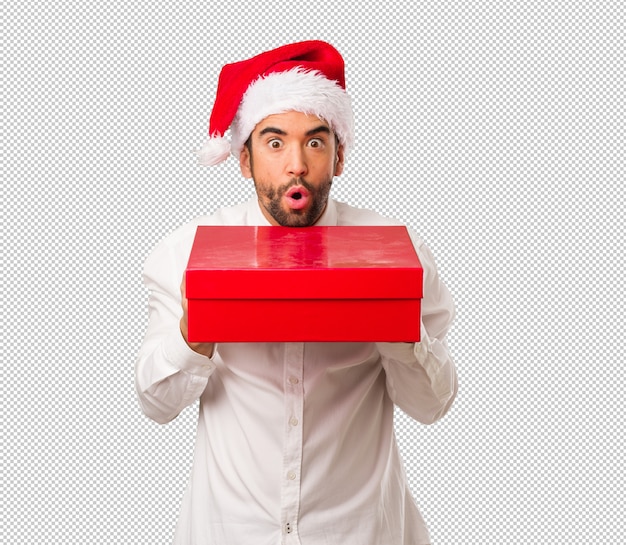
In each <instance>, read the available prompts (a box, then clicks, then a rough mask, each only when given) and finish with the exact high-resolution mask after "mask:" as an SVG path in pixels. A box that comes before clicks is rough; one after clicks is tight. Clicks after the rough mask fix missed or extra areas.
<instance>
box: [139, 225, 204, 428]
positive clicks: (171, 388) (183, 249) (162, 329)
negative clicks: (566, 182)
mask: <svg viewBox="0 0 626 545" xmlns="http://www.w3.org/2000/svg"><path fill="white" fill-rule="evenodd" d="M179 238H180V237H179ZM190 247H191V243H190V242H188V241H186V240H183V241H182V242H181V241H180V240H171V239H166V240H165V241H164V242H162V243H161V244H160V245H159V246H157V248H156V249H155V250H154V251H153V253H152V254H151V255H150V256H149V257H148V259H147V260H146V263H145V265H144V273H143V277H144V283H145V285H146V287H147V288H148V290H149V292H150V293H149V299H148V327H147V330H146V334H145V336H144V339H143V343H142V345H141V348H140V350H139V353H138V355H137V359H136V362H135V387H136V390H137V395H138V397H139V403H140V405H141V408H142V410H143V412H144V413H145V414H146V416H148V417H149V418H151V419H153V420H155V421H156V422H159V423H161V424H163V423H166V422H169V421H170V420H172V419H174V418H175V417H176V416H177V415H178V414H179V413H180V412H181V411H182V410H183V409H184V408H185V407H187V406H188V405H190V404H192V403H193V402H194V401H195V400H196V399H198V398H199V397H200V395H201V394H202V392H203V391H204V389H205V387H206V385H207V381H208V379H209V376H210V375H211V373H212V372H213V371H214V369H215V364H214V363H213V361H211V359H209V358H207V357H205V356H203V355H201V354H198V353H196V352H194V351H193V350H191V349H190V348H189V346H188V345H187V343H186V342H185V340H184V339H183V336H182V334H181V332H180V318H181V316H182V307H181V295H180V284H181V281H182V275H183V272H184V267H185V264H186V262H187V257H185V256H188V253H189V249H190Z"/></svg>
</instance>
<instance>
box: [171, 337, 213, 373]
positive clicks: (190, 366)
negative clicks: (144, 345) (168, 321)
mask: <svg viewBox="0 0 626 545" xmlns="http://www.w3.org/2000/svg"><path fill="white" fill-rule="evenodd" d="M163 354H164V355H165V358H166V360H167V361H168V362H169V364H170V365H172V366H174V367H176V368H177V369H180V370H181V371H184V372H186V373H189V374H191V375H197V376H200V377H209V376H210V375H211V373H212V372H213V371H214V370H215V367H216V365H215V363H214V361H213V358H214V357H215V350H214V351H213V356H211V358H207V357H206V356H203V355H202V354H198V353H197V352H194V351H193V350H192V349H191V348H189V345H188V344H187V343H186V342H185V339H183V336H182V335H181V334H180V332H179V331H176V332H175V333H173V334H172V335H170V336H169V337H168V338H167V339H166V341H165V343H164V345H163Z"/></svg>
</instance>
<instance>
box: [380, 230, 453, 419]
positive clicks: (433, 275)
mask: <svg viewBox="0 0 626 545" xmlns="http://www.w3.org/2000/svg"><path fill="white" fill-rule="evenodd" d="M413 242H414V245H415V249H416V251H417V253H418V256H419V258H420V261H421V263H422V267H423V269H424V278H423V293H424V297H423V299H422V312H421V316H420V317H417V316H416V317H415V319H416V320H417V319H419V320H420V328H421V340H420V342H418V343H378V350H379V352H380V354H381V359H382V364H383V366H384V368H385V371H386V374H387V389H388V391H389V394H390V396H391V398H392V399H393V401H394V403H396V405H398V406H399V407H400V408H402V410H404V411H405V412H406V413H407V414H409V415H410V416H411V417H413V418H415V419H416V420H418V421H420V422H423V423H432V422H435V421H436V420H438V419H439V418H441V417H442V416H443V415H444V414H445V413H446V412H447V411H448V409H449V408H450V406H451V405H452V402H453V401H454V398H455V396H456V392H457V374H456V368H455V365H454V362H453V360H452V356H451V354H450V351H449V350H448V345H447V341H446V336H447V333H448V330H449V329H450V326H451V325H452V322H453V320H454V314H455V310H454V302H453V300H452V297H451V295H450V292H449V291H448V289H447V288H446V286H445V285H444V283H443V282H442V281H441V279H440V278H439V274H438V272H437V268H436V265H435V261H434V258H433V256H432V253H431V252H430V250H429V249H428V248H427V247H426V245H425V244H424V243H423V242H422V241H421V240H419V239H418V238H417V237H415V238H414V241H413Z"/></svg>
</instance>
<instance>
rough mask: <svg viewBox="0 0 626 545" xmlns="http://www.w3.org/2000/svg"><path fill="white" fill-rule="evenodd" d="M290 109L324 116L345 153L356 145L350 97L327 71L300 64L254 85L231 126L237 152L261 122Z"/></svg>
mask: <svg viewBox="0 0 626 545" xmlns="http://www.w3.org/2000/svg"><path fill="white" fill-rule="evenodd" d="M288 111H297V112H302V113H305V114H312V115H316V116H317V117H319V118H320V119H323V120H324V121H326V122H327V123H328V124H329V125H330V128H331V129H332V130H333V131H334V132H335V134H336V135H337V137H338V138H339V142H340V143H341V144H343V146H344V150H345V153H346V154H347V152H348V151H349V149H350V148H352V144H353V142H354V117H353V113H352V103H351V100H350V96H349V95H348V94H347V93H346V91H345V90H344V89H343V88H342V87H341V86H340V85H339V84H338V83H337V82H335V81H331V80H329V79H327V78H326V77H325V76H324V75H323V74H321V73H319V72H317V71H311V70H305V69H303V68H301V67H297V68H293V69H291V70H288V71H286V72H275V73H271V74H269V75H267V76H262V77H260V78H258V79H257V80H256V81H254V82H253V83H251V84H250V86H249V87H248V89H247V90H246V92H245V94H244V96H243V99H242V101H241V104H240V105H239V109H238V110H237V114H236V115H235V119H234V120H233V123H232V125H231V134H232V138H231V150H232V153H233V155H235V156H238V155H239V153H240V152H241V150H242V148H243V146H244V144H245V142H246V140H247V139H248V137H249V136H250V134H252V131H253V130H254V128H255V127H256V125H257V124H258V123H260V122H261V121H262V120H263V119H265V118H266V117H268V116H270V115H273V114H279V113H284V112H288Z"/></svg>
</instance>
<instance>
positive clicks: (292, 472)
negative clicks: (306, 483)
mask: <svg viewBox="0 0 626 545" xmlns="http://www.w3.org/2000/svg"><path fill="white" fill-rule="evenodd" d="M287 478H288V479H289V480H290V481H293V480H294V479H295V478H296V472H295V471H290V472H289V473H287Z"/></svg>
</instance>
